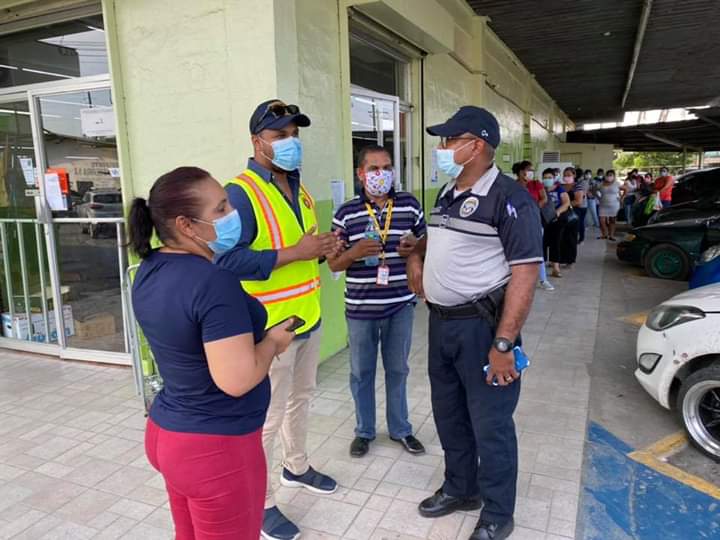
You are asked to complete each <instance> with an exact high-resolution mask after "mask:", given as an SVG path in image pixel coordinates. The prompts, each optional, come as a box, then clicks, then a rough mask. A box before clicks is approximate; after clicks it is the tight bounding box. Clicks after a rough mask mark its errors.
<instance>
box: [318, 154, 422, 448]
mask: <svg viewBox="0 0 720 540" xmlns="http://www.w3.org/2000/svg"><path fill="white" fill-rule="evenodd" d="M357 175H358V178H359V179H360V181H361V182H362V186H363V191H362V192H361V193H360V195H359V196H358V197H355V198H354V199H351V200H349V201H347V202H346V203H345V204H343V205H342V206H341V207H340V208H339V209H338V211H337V213H336V214H335V217H334V219H333V228H334V230H335V231H338V232H339V236H340V238H341V239H342V240H343V241H345V242H346V243H347V246H348V249H346V250H345V251H343V252H342V253H341V254H340V255H338V256H337V257H335V258H330V259H328V265H329V267H330V269H331V270H332V271H333V272H343V271H345V272H347V275H346V280H345V283H346V286H345V317H346V319H347V325H348V333H349V342H350V390H351V391H352V395H353V400H354V401H355V417H356V419H357V425H356V427H355V439H354V440H353V441H352V443H351V444H350V455H351V456H353V457H362V456H364V455H365V454H367V452H368V450H369V448H370V443H371V442H372V441H373V440H374V439H375V435H376V432H375V408H376V407H375V370H376V366H377V356H378V345H379V346H380V350H381V352H382V360H383V366H384V367H385V393H386V400H385V407H386V416H387V425H388V431H389V434H390V438H391V439H392V440H394V441H396V442H399V443H400V444H402V446H403V448H405V450H406V451H407V452H409V453H410V454H414V455H419V454H424V453H425V448H424V447H423V445H422V443H421V442H420V441H418V440H417V439H416V438H415V437H414V436H413V429H412V425H411V424H410V420H409V419H408V404H407V377H408V373H409V372H410V367H409V365H408V357H409V356H410V345H411V344H412V329H413V319H414V316H415V304H416V297H415V295H414V294H413V293H411V292H410V291H409V290H408V287H407V275H406V273H405V257H407V256H408V255H409V254H410V252H411V251H412V250H413V249H414V247H415V244H416V243H417V239H418V238H421V237H423V236H425V216H424V215H423V211H422V207H421V206H420V203H419V202H418V200H417V199H416V198H415V197H414V196H413V195H411V194H410V193H406V192H396V191H395V187H394V182H395V178H394V171H393V165H392V159H391V158H390V153H389V152H388V151H387V150H386V149H385V148H383V147H382V146H377V145H370V146H366V147H364V148H363V149H362V150H361V151H360V155H359V157H358V169H357ZM368 233H369V234H368ZM368 236H372V237H373V238H368ZM375 238H377V239H375Z"/></svg>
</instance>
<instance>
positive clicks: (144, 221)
mask: <svg viewBox="0 0 720 540" xmlns="http://www.w3.org/2000/svg"><path fill="white" fill-rule="evenodd" d="M153 228H154V225H153V220H152V214H151V213H150V207H148V204H147V201H146V200H145V199H142V198H140V197H137V198H135V199H134V200H133V202H132V206H130V215H129V216H128V233H129V237H130V242H129V244H128V245H129V246H130V249H132V250H133V251H134V252H135V253H137V255H138V256H139V257H140V258H141V259H145V258H146V257H147V256H148V255H150V252H151V251H152V246H151V245H150V240H151V239H152V236H153Z"/></svg>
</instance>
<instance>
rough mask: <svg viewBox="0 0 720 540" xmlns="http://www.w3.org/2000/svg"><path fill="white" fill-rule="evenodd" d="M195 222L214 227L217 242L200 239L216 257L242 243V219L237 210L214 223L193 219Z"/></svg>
mask: <svg viewBox="0 0 720 540" xmlns="http://www.w3.org/2000/svg"><path fill="white" fill-rule="evenodd" d="M193 221H197V222H198V223H205V224H206V225H212V226H213V228H214V229H215V236H216V238H215V240H213V241H212V242H208V241H207V240H204V239H202V238H200V240H202V241H203V242H205V243H206V244H207V245H208V247H209V248H210V249H211V250H212V251H213V253H215V254H216V255H220V254H222V253H225V252H226V251H228V250H230V249H232V248H234V247H235V246H236V245H237V243H238V242H239V241H240V235H241V234H242V220H241V219H240V214H238V211H237V210H233V211H232V212H230V213H229V214H226V215H224V216H223V217H221V218H218V219H216V220H214V221H213V222H212V223H211V222H209V221H203V220H202V219H193Z"/></svg>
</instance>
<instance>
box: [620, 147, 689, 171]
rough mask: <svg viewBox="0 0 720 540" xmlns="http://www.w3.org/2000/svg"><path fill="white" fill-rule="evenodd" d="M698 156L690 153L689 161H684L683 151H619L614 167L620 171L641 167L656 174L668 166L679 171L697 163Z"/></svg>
mask: <svg viewBox="0 0 720 540" xmlns="http://www.w3.org/2000/svg"><path fill="white" fill-rule="evenodd" d="M696 158H697V156H696V155H695V154H693V153H688V154H687V161H686V162H685V163H683V153H682V152H618V153H617V154H616V155H615V160H614V161H613V167H614V168H615V169H616V170H619V171H627V170H630V169H640V170H643V171H649V172H652V173H653V174H656V173H657V172H658V170H659V169H660V167H668V168H669V169H670V170H671V171H672V172H678V171H680V170H684V169H685V168H686V167H687V166H688V165H691V164H693V163H695V162H696Z"/></svg>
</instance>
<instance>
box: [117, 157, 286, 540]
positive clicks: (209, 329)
mask: <svg viewBox="0 0 720 540" xmlns="http://www.w3.org/2000/svg"><path fill="white" fill-rule="evenodd" d="M241 228H242V224H241V221H240V219H239V216H238V214H237V212H236V211H235V210H233V208H232V207H231V206H230V204H229V203H228V200H227V196H226V194H225V190H224V189H223V188H222V187H221V186H220V184H219V183H218V182H217V181H216V180H215V179H213V178H212V177H211V176H210V174H209V173H208V172H207V171H204V170H202V169H199V168H196V167H180V168H177V169H175V170H173V171H170V172H168V173H167V174H164V175H163V176H161V177H160V178H158V180H157V181H156V182H155V184H154V185H153V187H152V189H151V190H150V196H149V198H148V200H147V201H146V200H145V199H140V198H138V199H135V200H134V201H133V204H132V207H131V209H130V216H129V235H130V247H131V249H132V250H133V251H134V252H135V253H137V255H139V256H140V258H141V259H142V263H141V264H140V268H139V269H138V271H137V274H136V277H135V281H134V284H133V294H132V298H133V302H132V303H133V309H134V311H135V315H136V318H137V321H138V323H139V325H140V327H141V328H142V331H143V333H144V334H145V337H146V338H147V340H148V343H149V344H150V348H151V350H152V352H153V355H154V358H155V361H156V362H157V365H158V368H159V371H160V376H161V377H162V379H163V382H164V388H163V389H162V390H161V391H160V392H159V393H158V395H157V396H156V397H155V400H154V401H153V404H152V407H151V409H150V415H149V418H148V421H147V428H146V432H145V450H146V453H147V456H148V459H149V461H150V463H151V464H152V466H153V467H154V468H155V469H157V470H158V471H159V472H160V473H161V474H162V476H163V478H164V480H165V485H166V488H167V492H168V497H169V500H170V509H171V511H172V516H173V521H174V523H175V534H176V536H175V538H177V539H178V540H190V539H193V540H201V539H202V540H208V539H212V540H231V539H232V540H237V539H242V540H257V538H259V536H260V526H261V522H262V517H263V506H264V500H265V482H266V469H265V467H266V465H265V457H264V453H263V448H262V440H261V436H262V426H263V423H264V422H265V415H266V411H267V408H268V404H269V402H270V381H269V379H268V377H267V373H268V369H269V368H270V363H271V362H272V360H273V358H275V357H276V356H277V355H278V354H279V353H281V352H283V351H284V350H285V349H286V348H287V346H288V345H289V344H290V342H291V340H292V338H293V337H294V333H293V332H291V331H290V330H289V328H290V326H291V325H292V323H293V322H294V321H291V320H290V321H286V322H284V323H281V324H280V325H277V326H275V327H274V328H271V329H270V330H268V331H267V332H265V330H264V329H265V323H266V320H267V316H266V313H265V308H264V307H263V306H262V304H260V302H258V301H257V300H255V299H254V298H252V297H250V296H249V295H247V294H246V293H245V292H244V291H243V290H242V288H241V286H240V283H239V282H238V280H237V278H236V277H235V276H234V275H233V274H232V273H230V272H229V271H227V270H224V269H222V268H221V267H219V266H216V265H214V264H213V257H214V256H215V255H217V254H219V253H223V252H224V251H227V250H228V249H230V248H232V247H234V246H235V244H236V243H237V241H238V239H239V238H240V232H241ZM153 234H157V237H158V238H159V239H160V241H161V242H162V244H163V247H161V248H159V249H152V248H151V244H150V242H151V238H152V237H153Z"/></svg>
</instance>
